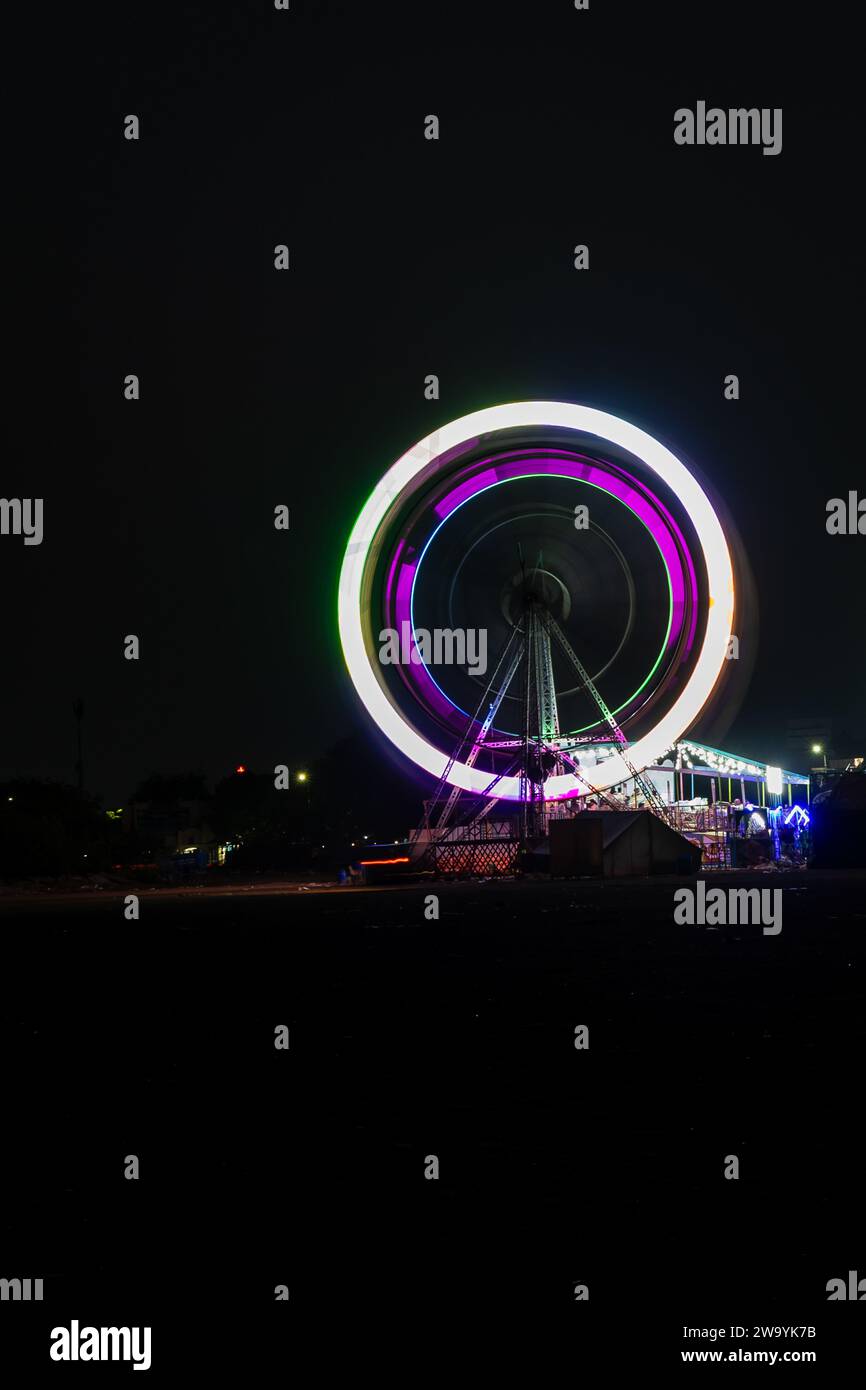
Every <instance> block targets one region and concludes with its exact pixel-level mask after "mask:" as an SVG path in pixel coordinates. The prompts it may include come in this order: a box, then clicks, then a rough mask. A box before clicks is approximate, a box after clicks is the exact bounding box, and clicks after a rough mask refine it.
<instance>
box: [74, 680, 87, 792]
mask: <svg viewBox="0 0 866 1390" xmlns="http://www.w3.org/2000/svg"><path fill="white" fill-rule="evenodd" d="M72 713H73V714H74V715H75V724H76V747H77V750H78V760H77V762H76V764H75V771H76V773H77V776H78V790H79V791H80V792H81V791H84V759H83V757H82V753H81V721H82V719H83V718H84V701H83V700H82V698H81V696H80V695H78V696H76V698H75V699H74V700H73V701H72Z"/></svg>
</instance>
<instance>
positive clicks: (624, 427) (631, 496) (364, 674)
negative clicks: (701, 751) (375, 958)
mask: <svg viewBox="0 0 866 1390" xmlns="http://www.w3.org/2000/svg"><path fill="white" fill-rule="evenodd" d="M733 619H734V583H733V571H732V565H731V558H730V553H729V548H728V544H727V541H726V538H725V534H724V531H723V528H722V525H721V522H720V520H719V518H718V516H717V515H716V512H715V510H714V508H713V506H712V504H711V502H710V500H709V498H708V497H707V495H706V493H705V492H704V490H703V488H702V487H701V485H700V483H699V482H698V481H697V479H696V478H695V477H694V476H693V474H692V473H691V472H690V471H689V470H688V469H687V468H686V466H685V465H684V464H683V463H682V462H681V461H680V459H678V458H677V457H676V456H675V454H673V453H672V452H671V450H670V449H669V448H667V447H666V446H665V445H663V444H661V443H660V442H659V441H658V440H656V439H654V438H653V437H652V436H651V435H649V434H647V433H645V432H644V431H643V430H641V429H639V428H637V427H636V426H634V425H632V424H629V423H628V422H627V421H625V420H621V419H618V418H617V417H616V416H614V415H610V414H607V413H605V412H604V411H600V410H595V409H592V408H590V407H588V406H581V405H574V404H567V403H564V402H557V401H524V402H519V403H517V404H512V405H499V406H492V407H490V408H489V409H486V410H480V411H477V412H475V413H474V414H471V415H466V416H464V417H462V418H461V419H458V420H454V421H452V422H451V423H450V424H447V425H445V426H443V427H442V428H441V429H439V430H436V431H434V433H433V434H431V435H428V436H427V438H426V439H423V440H421V441H420V443H418V444H416V445H415V446H414V447H413V448H412V449H410V450H409V451H408V452H407V453H406V454H404V455H403V456H402V458H400V459H398V460H397V462H396V463H394V464H393V466H392V467H391V468H390V469H389V470H388V472H387V473H386V474H385V476H384V477H383V478H382V480H381V481H380V482H379V483H378V485H377V486H376V487H375V488H374V490H373V493H372V495H371V496H370V498H369V500H368V501H367V503H366V505H365V506H364V508H363V510H362V512H361V514H360V516H359V517H358V520H357V522H356V523H355V526H354V529H353V531H352V534H351V536H350V538H349V543H348V546H347V549H346V553H345V557H344V560H343V567H342V573H341V577H340V588H339V622H340V636H341V640H342V645H343V651H344V654H345V659H346V664H347V666H348V670H349V674H350V676H351V679H352V681H353V683H354V686H355V689H356V690H357V692H358V695H359V696H360V698H361V700H362V702H363V704H364V706H365V707H366V709H367V711H368V713H369V714H370V716H371V717H372V719H373V720H374V721H375V723H376V724H377V725H378V727H379V728H380V729H381V730H382V732H383V733H384V734H385V735H386V736H387V738H388V739H389V740H390V741H391V742H392V743H393V744H394V746H395V747H397V748H398V749H400V751H401V752H402V753H403V754H405V756H406V757H407V758H409V759H410V760H411V761H412V762H413V763H415V764H416V765H417V766H418V767H420V768H423V769H424V770H425V771H426V772H427V773H429V774H430V775H431V777H432V778H433V779H435V782H436V791H435V794H434V796H433V798H432V802H431V803H430V806H432V808H433V809H432V812H430V815H431V816H432V820H430V823H431V824H432V825H434V826H440V827H444V826H445V825H446V824H447V822H448V820H449V818H450V817H451V816H452V815H453V813H454V809H455V806H456V805H457V803H458V800H459V799H460V798H461V796H462V799H463V801H464V803H465V802H466V801H467V799H468V801H469V804H470V805H471V807H472V811H471V814H473V815H474V816H476V817H478V816H481V815H484V814H485V813H486V811H487V810H488V809H489V808H490V807H492V806H493V804H495V803H496V802H504V803H517V804H518V806H519V808H520V811H521V814H522V815H523V818H524V827H526V826H527V825H529V824H530V823H531V817H532V815H533V813H534V812H535V810H537V808H539V807H543V808H545V809H546V811H547V813H549V814H550V813H552V814H557V813H558V812H560V811H564V810H565V809H566V807H565V805H564V804H563V803H568V802H569V801H573V800H574V799H575V798H577V799H578V806H579V804H580V802H579V799H580V798H594V799H596V798H604V797H605V796H606V794H608V793H610V792H611V791H612V789H614V788H617V787H618V786H620V785H621V784H623V783H626V782H629V781H631V782H632V783H633V785H634V786H635V787H636V788H639V789H640V792H641V794H642V797H643V799H644V801H645V802H646V804H647V805H649V806H651V807H652V808H653V809H655V810H657V811H658V812H659V813H660V814H663V813H664V806H663V804H662V802H661V799H660V797H659V795H658V792H657V791H656V789H655V787H654V785H653V783H652V781H651V779H650V778H648V777H647V776H646V775H645V772H646V769H647V768H648V767H650V766H653V765H655V764H657V763H659V762H660V761H661V759H662V758H663V757H664V756H665V755H666V753H668V751H669V750H670V749H671V748H672V747H673V746H674V745H675V743H676V742H677V740H678V739H679V738H680V737H681V736H682V735H683V734H684V733H686V732H687V731H688V730H689V729H690V728H691V727H692V726H693V725H694V723H695V721H696V720H697V719H698V716H699V715H700V713H701V711H702V709H703V708H704V706H705V705H706V703H707V701H708V700H709V698H710V696H711V694H712V692H713V689H714V687H715V685H716V682H717V681H718V679H719V676H720V674H721V672H722V669H723V665H724V661H725V656H726V653H727V650H728V643H729V639H730V636H731V630H732V626H733ZM431 633H436V634H440V633H444V634H446V635H447V636H448V637H449V638H450V639H453V638H454V637H455V635H458V636H459V635H460V634H467V635H469V636H472V635H473V634H474V635H475V638H476V642H475V649H474V653H473V655H474V660H471V659H469V657H468V656H467V654H466V651H465V650H463V648H461V647H460V645H459V644H457V646H456V647H455V645H454V642H453V640H452V642H451V646H450V648H448V649H447V650H445V655H444V658H443V648H442V645H441V644H440V645H439V648H438V656H437V647H436V644H433V643H430V642H429V641H425V638H429V635H430V634H431ZM386 634H396V635H398V637H399V644H400V651H401V652H402V659H397V660H393V659H387V658H386V656H385V654H384V649H383V645H382V644H383V639H384V637H385V635H386ZM482 637H483V641H482V640H481V639H482ZM470 645H471V643H470ZM464 646H465V644H464ZM482 647H483V655H484V659H483V660H482V659H479V650H480V648H482ZM455 651H456V659H455ZM461 657H462V659H461ZM583 804H586V801H584V802H583ZM567 809H568V811H569V813H570V812H571V811H572V810H575V809H578V807H575V806H572V807H569V808H567Z"/></svg>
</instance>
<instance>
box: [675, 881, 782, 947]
mask: <svg viewBox="0 0 866 1390" xmlns="http://www.w3.org/2000/svg"><path fill="white" fill-rule="evenodd" d="M674 903H675V904H676V906H675V907H674V921H675V922H676V923H677V925H678V926H686V927H726V926H728V927H735V926H762V927H763V928H764V936H778V935H779V932H780V931H781V930H782V890H781V888H709V889H708V888H707V885H706V882H705V881H704V879H702V878H699V879H698V881H697V884H696V886H695V887H694V888H678V889H677V890H676V892H675V893H674Z"/></svg>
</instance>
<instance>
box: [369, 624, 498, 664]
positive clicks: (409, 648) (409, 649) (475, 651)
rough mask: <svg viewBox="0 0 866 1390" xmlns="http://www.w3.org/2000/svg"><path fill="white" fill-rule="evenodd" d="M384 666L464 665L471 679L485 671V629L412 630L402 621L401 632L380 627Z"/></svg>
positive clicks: (435, 628) (380, 657) (381, 659)
mask: <svg viewBox="0 0 866 1390" xmlns="http://www.w3.org/2000/svg"><path fill="white" fill-rule="evenodd" d="M379 643H380V646H379V660H380V661H381V663H382V665H383V666H422V665H423V666H465V667H466V669H467V671H468V672H469V674H470V676H483V675H484V674H485V672H486V670H487V629H486V628H484V627H465V628H464V627H455V628H451V627H434V628H433V630H432V632H431V631H430V630H428V629H427V628H424V627H419V628H415V630H414V632H413V629H412V624H411V623H410V622H408V621H404V622H402V623H401V624H400V631H399V632H398V631H397V629H396V628H393V627H383V628H382V631H381V632H380V633H379Z"/></svg>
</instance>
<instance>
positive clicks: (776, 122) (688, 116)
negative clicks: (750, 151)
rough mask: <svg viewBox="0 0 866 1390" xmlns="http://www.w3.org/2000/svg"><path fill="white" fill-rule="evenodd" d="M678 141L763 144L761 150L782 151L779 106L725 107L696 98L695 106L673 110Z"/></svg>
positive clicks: (767, 152)
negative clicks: (725, 109) (711, 104)
mask: <svg viewBox="0 0 866 1390" xmlns="http://www.w3.org/2000/svg"><path fill="white" fill-rule="evenodd" d="M674 143H675V144H677V145H763V147H764V154H781V153H782V108H781V106H775V107H769V106H762V107H761V108H760V109H759V108H758V107H757V106H752V107H749V108H746V107H742V106H740V107H731V108H730V109H729V110H727V111H724V110H722V108H721V107H719V106H711V107H710V109H709V110H707V103H706V102H705V101H699V102H698V103H697V105H696V107H695V110H694V111H692V110H690V108H689V107H687V106H681V107H680V108H679V110H677V111H675V112H674Z"/></svg>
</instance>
